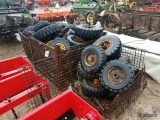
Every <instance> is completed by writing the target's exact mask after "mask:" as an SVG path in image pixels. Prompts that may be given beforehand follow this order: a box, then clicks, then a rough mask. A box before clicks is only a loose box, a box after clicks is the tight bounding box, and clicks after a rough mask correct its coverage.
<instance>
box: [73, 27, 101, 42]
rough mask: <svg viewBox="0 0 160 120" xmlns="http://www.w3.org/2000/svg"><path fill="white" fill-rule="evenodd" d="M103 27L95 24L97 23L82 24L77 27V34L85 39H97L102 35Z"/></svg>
mask: <svg viewBox="0 0 160 120" xmlns="http://www.w3.org/2000/svg"><path fill="white" fill-rule="evenodd" d="M102 34H103V28H101V27H98V26H95V25H90V26H89V25H88V24H81V25H77V26H76V27H75V35H76V36H78V37H80V38H82V39H83V40H85V41H89V40H95V39H98V38H100V37H101V36H102Z"/></svg>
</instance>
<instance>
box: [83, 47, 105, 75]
mask: <svg viewBox="0 0 160 120" xmlns="http://www.w3.org/2000/svg"><path fill="white" fill-rule="evenodd" d="M105 61H106V56H105V53H104V51H103V49H102V48H100V47H97V46H94V45H90V46H88V47H86V48H85V49H84V50H83V52H82V56H81V63H82V67H83V69H84V70H85V71H86V72H88V73H96V72H98V71H99V70H100V69H101V67H102V66H103V64H104V63H105Z"/></svg>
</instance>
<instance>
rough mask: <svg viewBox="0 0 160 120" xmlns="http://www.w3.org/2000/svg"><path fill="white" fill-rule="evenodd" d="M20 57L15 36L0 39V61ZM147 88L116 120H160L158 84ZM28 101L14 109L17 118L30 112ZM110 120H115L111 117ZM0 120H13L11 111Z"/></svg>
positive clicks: (151, 82) (149, 82)
mask: <svg viewBox="0 0 160 120" xmlns="http://www.w3.org/2000/svg"><path fill="white" fill-rule="evenodd" d="M18 55H22V56H24V57H26V55H25V52H24V50H23V47H22V44H21V42H20V41H18V40H17V39H16V37H15V36H12V37H9V38H0V60H4V59H7V58H11V57H14V56H18ZM147 82H148V83H147V87H146V88H145V89H144V91H143V92H142V94H141V95H140V96H139V98H138V99H137V101H136V102H134V103H132V104H131V105H130V106H129V107H128V109H127V110H126V111H124V113H123V114H121V115H120V117H119V118H118V120H160V104H159V101H160V84H159V83H157V82H156V81H154V80H152V79H149V78H148V80H147ZM32 109H33V108H32V106H30V103H29V101H27V102H25V103H23V104H21V105H20V106H18V107H16V108H14V110H15V112H16V113H17V115H18V117H21V116H23V115H24V114H26V113H27V112H29V111H30V110H32ZM111 119H112V120H117V119H116V118H115V116H114V115H113V116H112V117H111ZM0 120H15V118H14V116H13V114H12V112H11V110H10V111H8V112H6V113H5V114H3V115H1V116H0Z"/></svg>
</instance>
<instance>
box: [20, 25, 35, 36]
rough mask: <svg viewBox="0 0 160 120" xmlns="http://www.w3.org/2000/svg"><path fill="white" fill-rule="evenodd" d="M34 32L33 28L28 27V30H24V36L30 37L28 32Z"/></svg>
mask: <svg viewBox="0 0 160 120" xmlns="http://www.w3.org/2000/svg"><path fill="white" fill-rule="evenodd" d="M29 31H33V26H30V27H27V28H26V29H24V30H23V32H22V34H23V35H24V36H28V32H29Z"/></svg>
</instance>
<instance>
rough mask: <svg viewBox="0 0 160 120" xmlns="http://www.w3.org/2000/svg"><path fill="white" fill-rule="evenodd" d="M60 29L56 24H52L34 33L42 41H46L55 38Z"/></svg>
mask: <svg viewBox="0 0 160 120" xmlns="http://www.w3.org/2000/svg"><path fill="white" fill-rule="evenodd" d="M60 32H61V31H60V29H59V27H58V26H57V25H56V24H52V25H49V26H46V27H44V28H42V29H40V30H38V31H37V32H36V33H35V34H34V36H33V37H34V38H36V39H38V40H40V41H41V42H45V41H47V40H53V39H55V37H56V36H57V35H58V34H59V33H60Z"/></svg>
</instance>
